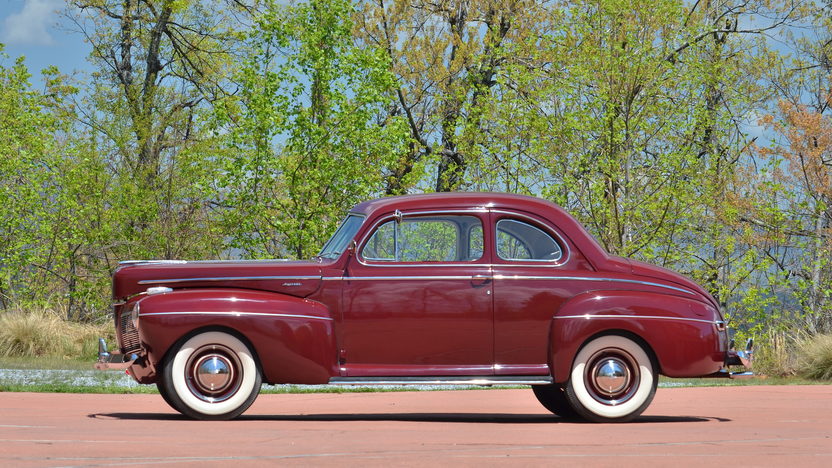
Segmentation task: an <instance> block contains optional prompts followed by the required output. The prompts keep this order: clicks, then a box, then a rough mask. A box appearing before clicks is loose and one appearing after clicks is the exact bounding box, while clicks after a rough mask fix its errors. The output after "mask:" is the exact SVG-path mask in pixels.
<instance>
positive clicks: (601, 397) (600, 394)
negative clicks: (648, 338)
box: [584, 348, 641, 406]
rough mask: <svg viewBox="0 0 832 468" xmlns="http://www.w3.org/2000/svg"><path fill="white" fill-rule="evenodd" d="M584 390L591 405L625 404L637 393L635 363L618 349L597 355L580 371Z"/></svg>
mask: <svg viewBox="0 0 832 468" xmlns="http://www.w3.org/2000/svg"><path fill="white" fill-rule="evenodd" d="M584 369H585V370H584V382H585V383H586V389H587V391H588V392H589V394H590V395H591V396H592V398H593V399H595V401H597V402H599V403H602V404H604V405H609V406H616V405H620V404H622V403H625V402H626V401H628V400H629V399H630V398H632V397H633V395H635V393H636V391H638V387H639V381H640V380H641V378H640V374H639V367H638V363H637V362H636V360H635V358H633V357H632V356H631V355H630V354H629V353H627V352H625V351H624V350H621V349H618V348H609V349H603V350H601V351H598V352H597V353H595V354H593V355H592V357H590V358H589V360H588V361H587V365H586V367H585V368H584Z"/></svg>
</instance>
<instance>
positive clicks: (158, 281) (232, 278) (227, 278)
mask: <svg viewBox="0 0 832 468" xmlns="http://www.w3.org/2000/svg"><path fill="white" fill-rule="evenodd" d="M320 279H321V277H320V276H209V277H203V278H164V279H148V280H141V281H139V284H169V283H194V282H198V281H284V280H320Z"/></svg>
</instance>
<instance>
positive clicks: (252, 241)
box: [218, 0, 407, 258]
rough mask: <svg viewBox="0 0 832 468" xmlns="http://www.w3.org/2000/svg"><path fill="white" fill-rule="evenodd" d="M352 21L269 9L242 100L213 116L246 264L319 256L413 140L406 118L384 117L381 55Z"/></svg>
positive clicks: (330, 8) (256, 34) (254, 41)
mask: <svg viewBox="0 0 832 468" xmlns="http://www.w3.org/2000/svg"><path fill="white" fill-rule="evenodd" d="M351 12H352V6H351V4H350V2H349V1H344V0H320V1H318V0H314V1H310V2H308V3H304V4H299V5H297V6H285V5H280V4H278V3H277V2H271V3H268V4H267V5H266V7H265V8H264V13H263V14H262V15H261V16H259V17H258V18H257V19H256V23H255V27H254V28H253V30H252V32H251V34H250V35H249V37H248V44H249V47H250V48H251V51H252V52H251V55H250V56H249V57H248V59H247V60H245V62H244V63H243V64H242V66H241V71H240V73H239V75H238V76H237V80H238V83H239V85H240V93H239V95H238V96H233V97H230V98H228V99H226V100H225V101H224V102H223V103H222V104H221V105H220V106H219V108H220V112H218V117H219V122H220V124H221V125H223V126H225V127H226V128H227V129H228V132H229V138H228V141H229V145H230V148H231V149H233V151H234V153H235V154H236V157H234V158H231V159H229V160H228V164H227V165H226V166H225V169H224V171H225V174H226V178H225V191H226V198H225V200H224V204H225V206H227V207H228V208H229V209H228V210H227V211H226V217H227V218H226V219H227V222H228V223H229V224H230V225H233V226H240V227H241V228H240V229H237V230H236V231H235V233H234V239H235V246H236V247H239V248H242V249H244V251H245V252H246V255H250V256H264V255H265V256H272V257H273V256H285V255H289V256H292V257H299V258H303V257H309V256H310V255H312V254H313V253H315V252H316V250H317V249H318V248H319V247H320V246H321V245H322V244H323V242H324V241H325V240H326V237H327V236H328V235H329V233H331V232H332V230H333V228H334V225H335V223H336V222H337V221H338V220H339V219H340V218H341V216H342V215H343V212H344V210H345V209H347V208H349V207H350V206H351V205H353V204H354V203H356V202H358V201H360V200H364V199H366V198H369V197H372V196H374V195H375V194H377V193H379V191H381V190H382V189H383V182H384V180H383V178H382V174H381V173H380V172H379V171H378V170H377V169H376V168H378V167H384V166H387V165H389V164H390V163H391V162H392V161H391V158H394V157H395V155H396V154H400V153H401V151H402V147H403V145H404V144H405V143H406V136H407V133H406V130H405V128H404V126H403V125H404V123H403V120H402V119H400V118H397V117H394V116H389V115H387V116H384V113H383V110H384V108H385V106H387V105H388V104H389V102H390V97H389V96H390V92H391V90H392V89H393V81H392V77H391V75H390V74H389V73H388V72H387V68H388V64H387V62H386V59H385V55H384V54H383V53H381V52H380V51H378V50H373V49H360V48H358V47H356V46H355V44H354V40H353V37H352V35H351V27H352V23H351V20H350V15H351Z"/></svg>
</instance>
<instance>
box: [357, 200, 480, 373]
mask: <svg viewBox="0 0 832 468" xmlns="http://www.w3.org/2000/svg"><path fill="white" fill-rule="evenodd" d="M486 219H487V213H486V212H457V213H454V212H428V213H425V212H421V213H419V214H407V213H405V214H401V213H398V212H397V213H391V214H390V215H389V216H387V217H382V218H381V219H379V220H378V221H377V222H376V223H375V225H374V226H373V228H372V229H371V230H369V231H368V234H367V235H366V236H365V237H364V239H363V240H361V241H359V243H358V245H357V248H356V251H355V255H354V256H353V258H351V259H350V262H349V264H348V266H347V269H346V271H345V273H344V277H343V281H344V290H343V306H344V307H343V322H342V323H343V331H344V333H343V351H342V356H341V358H342V374H343V375H345V376H458V375H491V374H492V373H493V352H494V346H493V343H494V337H493V304H492V297H493V296H492V280H491V268H490V265H489V260H490V258H489V255H488V250H487V249H486V248H485V241H486V239H484V237H483V232H484V231H483V226H484V220H486Z"/></svg>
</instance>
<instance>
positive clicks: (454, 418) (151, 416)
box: [87, 413, 731, 424]
mask: <svg viewBox="0 0 832 468" xmlns="http://www.w3.org/2000/svg"><path fill="white" fill-rule="evenodd" d="M87 417H89V418H93V419H121V420H154V421H177V420H181V421H187V420H189V418H187V417H185V416H183V415H181V414H175V413H95V414H90V415H87ZM236 420H237V421H318V422H320V421H332V422H341V421H400V422H442V423H477V424H483V423H486V424H552V423H568V424H591V423H587V422H586V421H582V420H576V419H568V418H561V417H559V416H555V415H551V414H541V415H537V414H504V413H372V414H275V415H268V414H251V415H242V416H240V417H238V418H237V419H236ZM729 421H731V420H730V419H726V418H717V417H712V416H654V415H648V416H639V417H637V418H636V419H634V420H633V421H631V422H630V423H629V424H641V423H652V424H662V423H692V422H729Z"/></svg>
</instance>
